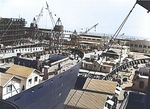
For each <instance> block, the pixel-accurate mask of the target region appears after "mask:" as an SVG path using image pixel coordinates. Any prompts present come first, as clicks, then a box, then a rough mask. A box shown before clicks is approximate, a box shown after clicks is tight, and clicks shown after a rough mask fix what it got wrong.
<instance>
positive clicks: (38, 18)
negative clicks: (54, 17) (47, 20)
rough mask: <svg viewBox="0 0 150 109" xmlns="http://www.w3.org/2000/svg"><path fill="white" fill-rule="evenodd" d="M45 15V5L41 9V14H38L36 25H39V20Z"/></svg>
mask: <svg viewBox="0 0 150 109" xmlns="http://www.w3.org/2000/svg"><path fill="white" fill-rule="evenodd" d="M42 15H43V7H42V9H41V11H40V14H39V15H38V16H37V19H36V25H37V26H38V24H39V21H40V18H41V16H42Z"/></svg>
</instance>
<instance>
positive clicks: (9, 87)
mask: <svg viewBox="0 0 150 109" xmlns="http://www.w3.org/2000/svg"><path fill="white" fill-rule="evenodd" d="M11 91H12V85H9V86H7V93H9V92H11Z"/></svg>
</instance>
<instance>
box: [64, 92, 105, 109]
mask: <svg viewBox="0 0 150 109" xmlns="http://www.w3.org/2000/svg"><path fill="white" fill-rule="evenodd" d="M81 95H82V96H81ZM80 97H81V98H80ZM106 97H107V95H106V94H100V93H93V92H88V91H81V90H74V89H72V90H71V91H70V93H69V95H68V97H67V99H66V101H65V103H64V104H65V105H66V104H67V106H66V108H67V109H73V108H74V109H103V108H104V105H105V101H106ZM70 98H71V99H70ZM68 101H69V102H68Z"/></svg>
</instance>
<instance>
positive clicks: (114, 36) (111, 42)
mask: <svg viewBox="0 0 150 109" xmlns="http://www.w3.org/2000/svg"><path fill="white" fill-rule="evenodd" d="M136 4H137V2H136V3H135V4H134V6H133V7H132V9H131V11H130V12H129V13H128V15H127V16H126V18H125V19H124V21H123V22H122V24H121V25H120V26H119V28H118V29H117V31H116V32H115V34H114V35H113V36H112V37H111V39H110V41H109V43H108V44H107V46H106V47H105V48H104V51H105V50H106V49H107V50H109V48H110V47H109V46H110V45H112V44H113V39H114V40H115V39H116V38H117V36H118V34H119V33H120V31H121V29H122V28H123V26H124V24H125V23H126V21H127V19H128V18H129V16H130V14H131V13H132V11H133V9H134V8H135V6H136ZM104 51H103V52H104ZM103 52H102V53H103ZM103 59H104V58H103ZM103 59H102V60H101V62H100V64H99V65H101V63H102V61H103ZM93 66H94V65H93ZM93 66H92V67H93ZM97 69H98V68H97ZM89 72H90V71H89ZM89 72H88V74H89ZM95 73H96V71H95ZM95 73H94V75H95ZM107 76H108V75H107ZM91 80H92V79H90V80H89V82H88V83H87V85H86V87H85V89H86V88H87V87H88V85H89V84H90V82H91ZM76 92H77V89H76V91H75V92H74V94H73V95H72V96H71V97H70V99H69V100H68V102H67V104H66V105H65V108H66V106H67V105H68V103H69V102H70V101H71V99H72V98H73V96H74V95H75V93H76ZM83 94H84V91H83V92H82V94H81V95H80V97H79V99H78V100H77V102H76V104H75V105H74V108H73V109H75V107H76V106H77V104H78V102H79V101H80V99H81V97H82V96H83ZM65 108H64V109H65Z"/></svg>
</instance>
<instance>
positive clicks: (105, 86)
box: [83, 78, 118, 94]
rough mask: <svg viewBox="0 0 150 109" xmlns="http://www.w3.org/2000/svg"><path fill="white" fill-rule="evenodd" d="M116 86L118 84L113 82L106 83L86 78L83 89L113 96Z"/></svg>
mask: <svg viewBox="0 0 150 109" xmlns="http://www.w3.org/2000/svg"><path fill="white" fill-rule="evenodd" d="M89 81H90V83H89ZM117 84H118V83H117V82H114V81H106V80H98V79H89V78H87V80H86V82H85V84H84V86H83V89H86V90H92V91H96V92H101V93H106V94H115V90H116V86H117ZM87 85H88V86H87Z"/></svg>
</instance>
